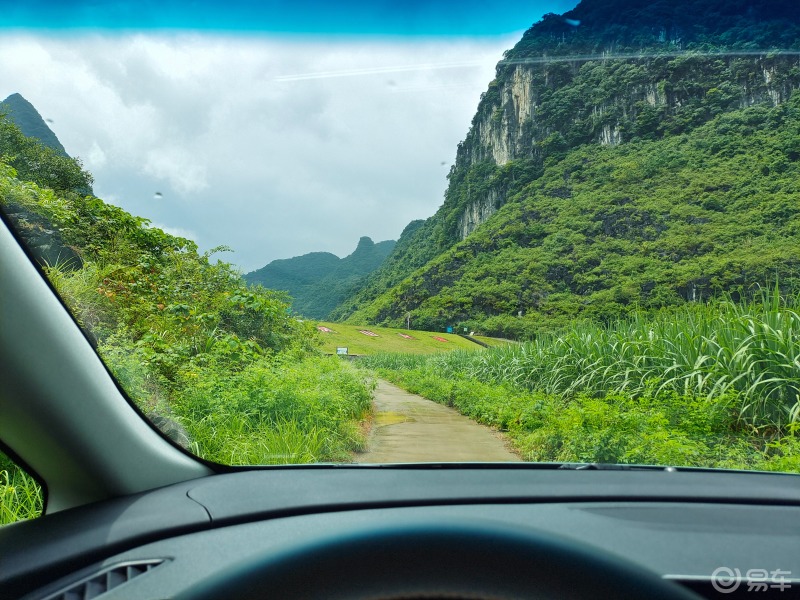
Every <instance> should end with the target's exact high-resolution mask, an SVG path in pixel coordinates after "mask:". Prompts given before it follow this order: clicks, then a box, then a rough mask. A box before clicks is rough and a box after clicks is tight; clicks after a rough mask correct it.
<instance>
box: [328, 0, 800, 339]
mask: <svg viewBox="0 0 800 600" xmlns="http://www.w3.org/2000/svg"><path fill="white" fill-rule="evenodd" d="M799 49H800V5H798V4H797V3H796V2H795V1H794V0H791V1H790V0H762V1H745V0H734V1H728V0H715V1H707V0H669V1H656V2H643V1H640V0H611V1H608V0H584V1H583V2H581V3H580V4H579V5H578V6H577V7H576V8H575V9H574V10H572V11H569V12H567V13H565V14H564V15H554V14H549V15H545V17H543V18H542V20H541V21H540V22H538V23H536V24H535V25H534V26H533V27H531V28H530V29H529V30H528V31H527V32H525V34H524V35H523V37H522V39H521V40H520V41H519V42H518V43H517V44H516V46H514V48H512V49H511V50H508V51H507V52H506V53H505V56H504V59H503V60H502V61H500V63H499V64H498V65H497V69H496V77H495V79H494V80H493V81H492V82H491V83H490V84H489V86H488V88H487V91H486V92H485V93H484V94H483V95H482V98H481V101H480V103H479V105H478V109H477V112H476V115H475V117H474V118H473V121H472V125H471V127H470V130H469V132H468V133H467V136H466V138H465V139H464V141H462V142H461V143H460V144H459V146H458V148H457V153H456V161H455V164H454V165H453V167H452V168H451V170H450V173H449V175H448V179H449V185H448V188H447V191H446V192H445V198H444V203H443V204H442V206H441V207H440V208H439V210H438V211H437V212H436V214H435V215H433V216H432V217H431V218H429V219H427V220H426V221H424V222H421V223H419V222H417V223H413V224H412V225H411V226H409V227H410V228H407V230H406V232H404V235H403V236H401V238H400V240H399V241H398V243H397V246H396V247H395V249H394V251H393V253H392V254H391V255H390V256H389V257H388V258H387V260H386V262H385V263H384V264H383V266H382V267H381V268H379V269H378V270H376V271H375V272H374V273H373V274H372V275H370V276H369V277H368V278H367V280H366V281H365V283H364V285H363V286H362V287H361V288H360V289H359V290H357V291H356V292H355V293H354V294H352V295H350V296H349V297H348V298H346V299H345V300H344V301H343V302H342V303H341V304H340V305H339V306H338V307H337V308H336V309H335V310H334V311H333V312H332V317H334V318H338V319H350V320H352V321H353V322H355V321H359V322H371V323H376V324H387V325H399V324H400V323H401V321H402V320H404V319H405V317H406V315H407V313H409V312H410V313H411V317H412V324H415V325H416V326H417V327H420V328H429V329H433V328H441V327H444V326H447V325H456V324H464V325H466V326H468V327H469V328H470V329H475V330H479V331H485V332H487V333H494V334H501V335H509V336H515V335H516V336H525V335H532V334H534V333H535V332H536V331H538V330H540V329H542V328H548V327H553V326H558V325H560V324H564V323H566V322H569V321H570V320H571V319H574V318H576V317H587V318H596V319H601V320H611V319H614V318H617V317H619V316H622V315H624V314H625V313H627V312H629V311H632V310H635V309H642V308H643V309H647V310H657V309H659V308H661V307H664V306H671V305H676V304H680V303H682V302H687V301H692V300H697V299H699V298H704V297H708V296H709V295H711V294H716V293H719V292H723V291H726V292H732V293H734V294H736V293H738V291H739V290H742V289H746V288H748V287H749V286H752V285H754V284H758V283H764V282H765V281H766V280H767V279H769V278H772V279H773V280H774V278H775V277H776V276H777V277H778V278H779V280H780V281H781V284H782V285H787V286H790V285H795V284H796V283H798V273H799V272H800V271H799V270H798V266H800V262H798V261H799V260H800V259H799V258H798V254H797V252H796V249H797V247H798V243H799V242H800V238H799V237H798V236H800V202H799V201H798V200H800V197H799V196H798V194H799V193H800V192H799V191H798V188H797V185H796V181H798V178H799V177H800V168H798V158H800V137H799V136H800V93H799V92H798V91H797V90H798V88H800V69H799V68H798V59H797V50H799Z"/></svg>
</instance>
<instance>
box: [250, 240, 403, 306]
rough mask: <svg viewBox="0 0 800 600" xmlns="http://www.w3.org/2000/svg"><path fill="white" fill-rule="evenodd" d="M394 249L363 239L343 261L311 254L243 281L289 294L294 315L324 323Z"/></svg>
mask: <svg viewBox="0 0 800 600" xmlns="http://www.w3.org/2000/svg"><path fill="white" fill-rule="evenodd" d="M394 246H395V242H394V241H393V240H387V241H384V242H378V243H377V244H376V243H374V242H373V241H372V240H371V239H370V238H368V237H362V238H361V239H360V240H359V241H358V246H357V247H356V249H355V251H354V252H353V253H352V254H350V255H349V256H347V257H345V258H339V257H338V256H336V255H334V254H331V253H330V252H311V253H309V254H304V255H303V256H296V257H294V258H287V259H281V260H274V261H272V262H271V263H269V264H268V265H266V266H265V267H262V268H260V269H258V270H256V271H253V272H251V273H247V274H246V275H245V276H244V279H245V281H246V282H247V283H249V284H251V285H255V284H261V285H263V286H264V287H266V288H270V289H273V290H283V291H286V292H288V293H289V295H290V296H291V297H292V298H293V302H292V307H293V309H294V310H295V312H297V313H299V314H301V315H305V316H307V317H311V318H316V319H323V318H326V317H327V316H328V314H329V313H330V311H331V310H332V309H333V308H334V307H335V306H336V305H337V304H339V303H340V302H341V301H342V299H343V298H344V297H345V296H346V295H347V294H348V293H350V292H351V290H352V289H353V288H355V287H358V286H359V285H360V284H361V283H362V282H363V279H364V278H365V277H366V276H367V275H369V274H370V273H372V272H373V271H374V270H375V269H377V268H378V267H379V266H380V265H381V263H382V262H383V261H384V260H385V259H386V256H387V255H388V254H389V253H390V252H391V251H392V249H393V248H394Z"/></svg>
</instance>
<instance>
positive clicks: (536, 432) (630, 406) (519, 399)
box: [363, 291, 800, 471]
mask: <svg viewBox="0 0 800 600" xmlns="http://www.w3.org/2000/svg"><path fill="white" fill-rule="evenodd" d="M799 305H800V299H798V298H797V297H790V298H781V297H780V295H779V294H778V293H777V291H773V292H771V293H767V292H765V293H764V294H763V295H762V296H761V298H760V299H759V300H758V301H754V302H750V303H734V302H730V301H725V302H718V303H715V304H709V305H695V306H688V307H686V308H683V309H681V310H677V311H673V312H670V313H666V312H665V313H663V314H662V315H660V316H658V317H656V318H651V319H645V318H644V317H641V316H634V317H633V318H631V319H628V320H626V321H620V322H618V323H615V324H613V325H610V326H603V325H598V324H594V323H577V324H575V325H574V326H573V327H572V328H571V329H569V330H568V331H566V332H565V333H563V334H561V335H557V336H556V335H550V336H542V337H540V338H539V339H537V340H535V341H534V342H530V343H527V344H521V345H510V346H506V347H499V348H493V349H488V350H484V351H481V352H477V353H467V352H454V353H450V354H446V355H437V356H428V357H425V356H414V355H408V354H407V355H389V354H384V355H377V356H373V357H369V358H367V359H365V361H364V363H363V364H364V366H366V367H369V368H373V369H377V370H378V371H379V373H380V374H381V375H382V376H384V377H387V378H388V379H390V380H392V381H394V382H395V383H398V384H399V385H402V386H403V387H405V388H406V389H409V390H410V391H412V392H416V393H420V394H422V395H423V396H426V397H428V398H430V399H432V400H436V401H438V402H442V403H445V404H449V405H452V406H454V407H456V408H458V409H459V410H460V411H461V412H463V413H465V414H467V415H469V416H471V417H473V418H475V419H477V420H479V421H482V422H485V423H488V424H490V425H494V426H497V427H499V428H501V429H504V430H506V431H508V432H509V433H510V434H511V437H512V439H513V441H514V442H515V443H516V445H517V447H518V448H519V449H520V451H521V452H522V454H523V456H524V457H525V458H526V459H527V460H555V461H563V460H568V461H582V462H583V461H589V462H623V463H631V462H644V463H652V464H679V465H694V466H719V467H728V468H734V467H735V468H761V469H770V470H790V471H800V443H799V442H798V438H797V433H798V421H799V419H798V417H799V416H800V414H799V413H800V408H799V407H800V404H799V403H798V399H799V398H798V394H799V393H800V392H799V391H800V316H799V315H798V306H799Z"/></svg>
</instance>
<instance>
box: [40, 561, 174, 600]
mask: <svg viewBox="0 0 800 600" xmlns="http://www.w3.org/2000/svg"><path fill="white" fill-rule="evenodd" d="M163 562H164V560H163V559H160V558H157V559H152V560H139V561H130V562H124V563H118V564H116V565H112V566H110V567H106V568H104V569H103V570H102V571H99V572H98V573H95V574H93V575H90V576H88V577H84V578H83V579H81V580H80V581H76V582H75V583H71V584H70V585H69V587H66V588H63V589H61V590H59V591H58V592H56V593H55V594H51V595H49V596H47V597H45V598H43V599H42V600H91V599H92V598H99V597H100V596H102V595H103V594H105V593H106V592H108V591H110V590H113V589H114V588H115V587H119V586H121V585H122V584H123V583H127V582H129V581H130V580H131V579H133V578H135V577H138V576H139V575H142V574H144V573H147V572H148V571H152V570H153V569H155V568H156V567H157V566H158V565H160V564H161V563H163Z"/></svg>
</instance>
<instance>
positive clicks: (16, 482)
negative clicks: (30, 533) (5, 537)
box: [0, 465, 42, 525]
mask: <svg viewBox="0 0 800 600" xmlns="http://www.w3.org/2000/svg"><path fill="white" fill-rule="evenodd" d="M6 466H7V468H4V469H2V470H0V525H5V524H7V523H13V522H15V521H21V520H25V519H33V518H35V517H38V516H39V515H40V514H41V512H42V491H41V488H40V487H39V484H38V483H36V481H35V480H34V479H33V477H31V476H30V475H28V474H27V473H26V472H25V471H23V470H22V469H19V468H17V467H16V466H13V465H6Z"/></svg>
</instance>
